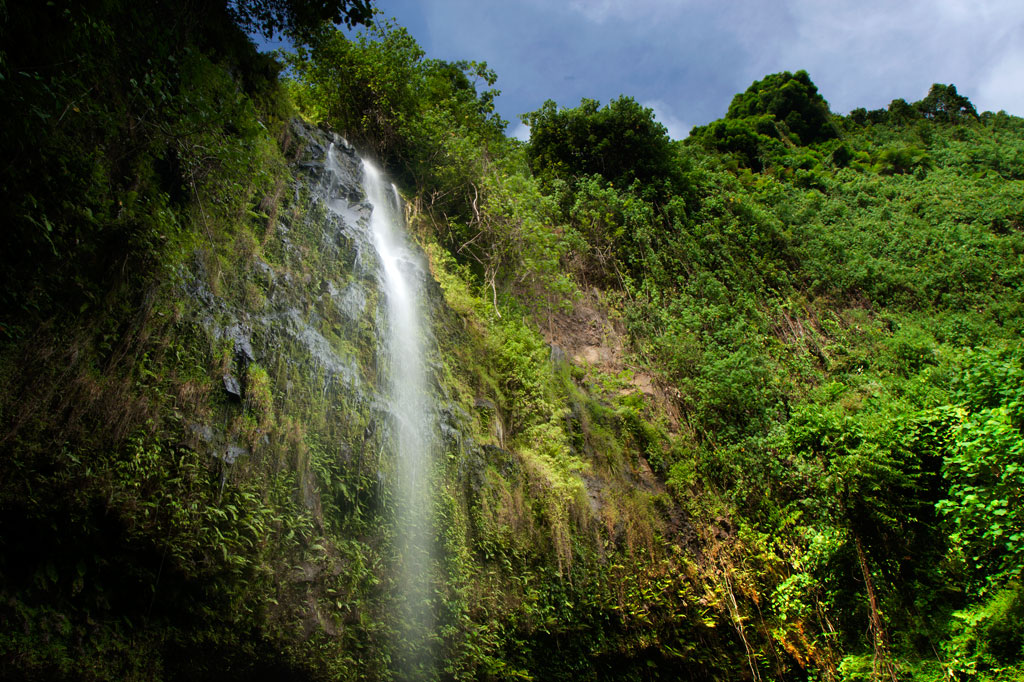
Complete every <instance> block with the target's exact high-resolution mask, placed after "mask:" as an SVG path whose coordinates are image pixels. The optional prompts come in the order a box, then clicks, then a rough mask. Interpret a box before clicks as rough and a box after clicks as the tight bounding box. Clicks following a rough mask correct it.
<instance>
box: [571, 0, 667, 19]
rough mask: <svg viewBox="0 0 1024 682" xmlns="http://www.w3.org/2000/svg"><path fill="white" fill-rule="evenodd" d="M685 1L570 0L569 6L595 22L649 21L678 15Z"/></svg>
mask: <svg viewBox="0 0 1024 682" xmlns="http://www.w3.org/2000/svg"><path fill="white" fill-rule="evenodd" d="M685 4H686V3H684V2H679V1H678V0H676V1H674V2H665V0H570V2H569V8H570V9H571V10H573V11H575V12H577V13H579V14H582V15H583V16H584V18H586V19H587V20H589V21H592V22H593V23H595V24H603V23H605V22H607V21H609V20H614V21H618V22H630V23H637V22H644V23H646V22H650V21H652V20H656V19H657V18H659V17H660V18H665V17H667V16H673V15H675V16H679V15H681V14H682V10H683V9H684V5H685Z"/></svg>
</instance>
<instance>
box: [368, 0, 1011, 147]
mask: <svg viewBox="0 0 1024 682" xmlns="http://www.w3.org/2000/svg"><path fill="white" fill-rule="evenodd" d="M376 4H377V6H378V7H379V8H380V10H381V12H382V14H383V15H384V16H386V17H395V18H396V19H397V21H398V23H399V24H401V25H402V26H405V27H406V28H407V29H408V30H409V32H410V33H411V34H412V35H413V37H415V38H416V40H417V42H419V43H420V45H421V46H422V47H423V48H424V50H425V51H426V52H427V55H428V56H430V57H435V58H440V59H448V60H456V59H472V60H477V61H486V62H487V64H488V66H490V67H491V68H493V69H494V70H495V71H496V72H497V74H498V82H497V85H496V87H497V88H498V89H500V90H501V91H502V94H501V96H500V97H499V98H498V100H497V107H498V110H499V112H500V113H501V115H502V116H503V117H504V118H505V119H506V120H508V121H509V122H510V125H509V131H510V132H511V133H516V134H518V135H520V136H522V135H523V134H524V133H525V132H526V131H525V129H524V128H523V126H522V125H521V124H520V122H519V114H522V113H524V112H528V111H533V110H535V109H537V108H538V107H540V105H541V104H543V102H544V101H545V100H547V99H553V100H555V101H556V102H558V104H559V105H562V106H576V105H577V104H579V101H580V98H582V97H589V98H592V99H597V100H599V101H601V102H602V103H605V102H607V101H608V100H610V99H612V98H615V97H617V96H619V95H620V94H625V95H630V96H632V97H634V98H635V99H636V100H637V101H638V102H641V103H642V104H644V105H645V106H649V107H651V108H653V109H654V111H655V115H656V116H657V118H658V119H659V120H660V121H661V122H662V123H663V124H665V125H666V127H667V128H668V129H669V132H670V134H671V135H672V136H673V137H675V138H681V137H685V135H686V134H687V133H688V132H689V130H690V128H691V127H692V126H693V125H702V124H705V123H707V122H709V121H712V120H714V119H716V118H720V117H721V116H722V115H723V114H724V113H725V111H726V109H727V108H728V106H729V101H730V100H731V99H732V96H733V95H735V94H736V93H737V92H741V91H743V90H744V89H746V87H747V86H748V85H750V83H751V82H752V81H754V80H757V79H759V78H761V77H763V76H764V75H766V74H769V73H774V72H777V71H784V70H788V71H796V70H798V69H806V70H807V71H808V73H810V75H811V78H812V79H813V80H814V82H815V83H816V84H817V86H818V89H819V91H820V92H821V93H822V95H824V97H825V99H827V100H828V101H829V103H830V105H831V107H832V110H833V111H836V112H839V113H846V112H848V111H849V110H850V109H852V108H855V107H859V106H863V107H866V108H868V109H872V108H879V107H885V106H887V105H888V103H889V102H890V101H891V100H892V99H894V98H897V97H903V98H905V99H907V100H908V101H915V100H918V99H921V98H922V97H924V96H925V95H926V94H927V92H928V88H929V86H930V85H931V84H932V83H954V84H955V85H956V86H957V89H958V90H959V91H960V93H961V94H964V95H966V96H968V97H969V98H970V99H971V101H972V102H974V104H975V106H976V107H977V108H978V110H979V111H984V110H992V111H998V110H1000V109H1004V110H1006V111H1008V112H1009V113H1012V114H1015V115H1018V116H1022V115H1024V0H715V1H710V0H705V1H697V0H377V2H376Z"/></svg>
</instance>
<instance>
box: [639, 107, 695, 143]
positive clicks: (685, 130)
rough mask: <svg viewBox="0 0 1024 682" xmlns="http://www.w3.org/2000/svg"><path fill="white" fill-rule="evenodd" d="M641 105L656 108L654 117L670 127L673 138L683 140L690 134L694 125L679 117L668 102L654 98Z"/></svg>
mask: <svg viewBox="0 0 1024 682" xmlns="http://www.w3.org/2000/svg"><path fill="white" fill-rule="evenodd" d="M640 105H641V106H644V107H647V108H649V109H653V110H654V118H656V119H657V120H658V122H659V123H661V124H662V125H663V126H665V127H666V128H668V136H669V137H671V138H672V139H673V140H682V139H684V138H686V137H687V136H688V135H689V134H690V130H691V129H692V128H693V126H692V125H690V124H689V123H686V122H684V121H683V120H682V119H680V118H679V117H677V116H676V115H675V113H674V112H673V111H672V107H671V106H669V105H668V104H667V103H666V102H664V101H662V100H660V99H653V100H647V101H645V102H641V103H640Z"/></svg>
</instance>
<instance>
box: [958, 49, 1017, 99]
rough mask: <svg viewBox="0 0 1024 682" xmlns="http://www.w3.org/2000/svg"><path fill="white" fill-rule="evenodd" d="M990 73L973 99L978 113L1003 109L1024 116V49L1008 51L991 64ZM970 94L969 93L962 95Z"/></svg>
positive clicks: (979, 86)
mask: <svg viewBox="0 0 1024 682" xmlns="http://www.w3.org/2000/svg"><path fill="white" fill-rule="evenodd" d="M1018 45H1019V43H1018ZM987 71H988V73H987V75H985V76H984V77H983V78H982V80H981V83H980V84H979V85H978V88H977V94H976V95H975V96H974V97H971V101H972V102H974V106H975V107H976V108H977V109H978V112H979V113H980V112H982V111H999V110H1000V109H1003V110H1005V111H1007V112H1008V113H1010V114H1013V115H1015V116H1024V89H1022V88H1021V83H1024V49H1022V48H1021V47H1016V49H1013V50H1012V51H1007V52H1006V53H1004V54H1003V55H1002V57H1001V58H1000V59H999V60H998V61H995V62H994V63H992V64H991V66H990V67H989V69H988V70H987ZM961 94H969V93H961Z"/></svg>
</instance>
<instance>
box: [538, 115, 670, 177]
mask: <svg viewBox="0 0 1024 682" xmlns="http://www.w3.org/2000/svg"><path fill="white" fill-rule="evenodd" d="M523 121H524V122H525V123H526V124H527V125H529V126H530V143H529V146H528V147H527V154H528V155H529V158H530V165H531V167H532V168H533V171H534V172H535V173H537V174H538V175H541V176H545V177H546V179H554V178H559V179H562V180H565V181H572V180H573V179H574V178H578V177H584V176H591V175H600V176H601V177H603V178H604V179H605V180H607V181H609V182H611V183H612V184H613V185H615V186H616V187H622V188H628V187H630V186H631V185H632V184H633V183H634V182H636V181H640V182H641V183H643V184H645V185H650V184H652V183H656V182H659V181H664V180H665V179H666V178H673V177H674V176H675V175H676V172H675V162H674V154H673V150H672V141H671V140H670V139H669V136H668V131H667V130H666V129H665V126H663V125H662V124H660V123H658V122H657V121H656V120H655V119H654V112H653V110H651V109H649V108H647V107H643V106H641V105H640V104H638V103H637V102H636V100H634V99H633V98H632V97H626V96H625V95H623V96H621V97H619V98H618V99H614V100H612V101H611V102H609V103H608V105H607V106H605V107H600V105H599V104H598V102H597V101H596V100H592V99H583V100H581V101H580V105H579V106H578V107H576V108H573V109H567V108H559V107H558V106H557V105H556V104H555V103H554V102H553V101H551V100H548V101H547V102H545V103H544V105H543V106H542V107H541V108H540V109H538V110H537V111H534V112H531V113H529V114H525V115H524V116H523Z"/></svg>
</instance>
